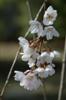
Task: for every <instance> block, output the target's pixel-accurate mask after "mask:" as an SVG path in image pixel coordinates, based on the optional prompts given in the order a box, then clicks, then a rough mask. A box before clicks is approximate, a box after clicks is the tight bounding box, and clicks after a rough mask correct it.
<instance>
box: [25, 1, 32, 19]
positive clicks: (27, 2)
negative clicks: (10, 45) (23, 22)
mask: <svg viewBox="0 0 66 100" xmlns="http://www.w3.org/2000/svg"><path fill="white" fill-rule="evenodd" d="M26 4H27V8H28V15H29V19H30V20H32V15H31V10H30V4H29V1H28V0H27V1H26Z"/></svg>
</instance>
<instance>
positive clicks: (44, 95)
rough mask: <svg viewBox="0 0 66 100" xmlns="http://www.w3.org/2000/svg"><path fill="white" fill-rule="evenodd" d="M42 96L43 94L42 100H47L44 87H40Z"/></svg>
mask: <svg viewBox="0 0 66 100" xmlns="http://www.w3.org/2000/svg"><path fill="white" fill-rule="evenodd" d="M42 94H43V99H44V100H47V97H46V91H45V86H42Z"/></svg>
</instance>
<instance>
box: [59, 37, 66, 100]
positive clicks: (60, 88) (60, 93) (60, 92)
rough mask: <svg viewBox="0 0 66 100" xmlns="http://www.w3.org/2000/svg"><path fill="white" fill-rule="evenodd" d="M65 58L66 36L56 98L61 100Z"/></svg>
mask: <svg viewBox="0 0 66 100" xmlns="http://www.w3.org/2000/svg"><path fill="white" fill-rule="evenodd" d="M65 58H66V36H65V45H64V54H63V62H62V69H61V78H60V87H59V92H58V100H61V97H62V90H63V81H64V72H65Z"/></svg>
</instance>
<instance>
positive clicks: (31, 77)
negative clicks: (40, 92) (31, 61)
mask: <svg viewBox="0 0 66 100" xmlns="http://www.w3.org/2000/svg"><path fill="white" fill-rule="evenodd" d="M19 73H20V72H19ZM17 74H18V73H16V78H18V77H17V76H18V75H17ZM23 74H24V73H23ZM19 76H20V77H22V75H20V74H19ZM19 81H20V86H23V87H24V88H25V89H27V90H37V89H38V88H39V87H40V86H42V82H41V80H40V79H37V77H36V76H35V74H34V73H31V72H29V73H28V74H27V75H25V74H24V77H23V78H21V80H19Z"/></svg>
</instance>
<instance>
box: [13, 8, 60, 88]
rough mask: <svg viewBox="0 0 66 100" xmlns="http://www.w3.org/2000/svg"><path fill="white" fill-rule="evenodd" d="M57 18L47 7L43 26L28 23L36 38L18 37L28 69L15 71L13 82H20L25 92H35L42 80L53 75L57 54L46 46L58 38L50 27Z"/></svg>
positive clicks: (55, 13) (52, 10)
mask: <svg viewBox="0 0 66 100" xmlns="http://www.w3.org/2000/svg"><path fill="white" fill-rule="evenodd" d="M56 17H57V11H56V10H54V9H53V8H52V6H49V7H48V9H47V10H46V11H45V14H44V17H43V26H44V27H43V26H42V25H41V23H40V22H39V21H35V20H32V21H30V32H31V34H35V33H37V37H36V38H35V39H33V40H30V41H28V40H27V39H26V38H24V37H19V38H18V40H19V44H20V46H21V47H22V49H23V50H22V51H23V52H21V53H20V54H21V58H22V61H25V62H26V63H27V64H28V66H29V69H28V70H27V71H25V72H20V71H15V76H14V78H15V80H16V81H19V82H20V86H23V87H24V88H25V89H27V90H36V89H38V88H39V87H40V86H42V85H43V83H42V80H43V79H45V78H47V77H49V76H52V75H54V74H55V70H54V67H55V65H54V64H53V59H54V57H58V56H59V53H58V52H57V51H55V50H52V49H50V48H48V47H44V45H46V41H45V40H44V37H46V39H47V40H50V39H52V38H53V37H58V36H59V33H58V32H57V31H56V30H55V28H54V27H53V26H52V25H53V23H54V21H55V20H56Z"/></svg>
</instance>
